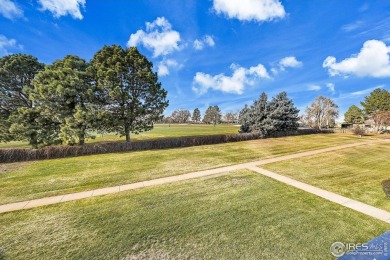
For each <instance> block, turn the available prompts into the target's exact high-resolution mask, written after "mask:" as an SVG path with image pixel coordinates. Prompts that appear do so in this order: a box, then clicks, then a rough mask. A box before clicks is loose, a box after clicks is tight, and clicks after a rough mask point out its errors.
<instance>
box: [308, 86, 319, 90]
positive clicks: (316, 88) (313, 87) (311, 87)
mask: <svg viewBox="0 0 390 260" xmlns="http://www.w3.org/2000/svg"><path fill="white" fill-rule="evenodd" d="M307 89H308V90H310V91H319V90H321V86H319V85H309V86H308V87H307Z"/></svg>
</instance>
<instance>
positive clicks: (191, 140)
mask: <svg viewBox="0 0 390 260" xmlns="http://www.w3.org/2000/svg"><path fill="white" fill-rule="evenodd" d="M331 132H333V131H330V130H316V129H299V130H297V131H294V132H280V133H275V134H274V135H272V136H270V137H282V136H289V135H304V134H315V133H331ZM260 138H261V135H260V134H257V133H245V134H229V135H210V136H197V137H178V138H166V139H158V140H149V141H135V142H132V143H125V142H110V143H97V144H87V145H83V146H48V147H45V148H41V149H29V148H24V149H23V148H10V149H0V163H10V162H21V161H35V160H45V159H55V158H65V157H75V156H82V155H92V154H104V153H116V152H127V151H141V150H154V149H167V148H175V147H188V146H197V145H206V144H219V143H228V142H239V141H247V140H254V139H260Z"/></svg>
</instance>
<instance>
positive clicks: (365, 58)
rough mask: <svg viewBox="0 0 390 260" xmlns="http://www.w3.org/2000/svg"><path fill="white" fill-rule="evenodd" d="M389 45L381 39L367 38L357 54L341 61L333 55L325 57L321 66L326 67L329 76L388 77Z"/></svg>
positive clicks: (389, 71) (389, 73)
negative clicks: (337, 60)
mask: <svg viewBox="0 0 390 260" xmlns="http://www.w3.org/2000/svg"><path fill="white" fill-rule="evenodd" d="M389 52H390V47H388V46H386V44H385V43H384V42H382V41H378V40H369V41H366V42H365V43H364V45H363V48H362V49H361V50H360V52H359V53H358V54H354V55H352V56H351V57H350V58H347V59H345V60H343V61H341V62H338V63H337V62H336V58H335V57H333V56H329V57H327V58H326V59H325V60H324V62H323V64H322V66H323V67H324V68H328V72H329V74H330V75H331V76H336V75H344V76H348V75H356V76H359V77H375V78H382V77H390V57H389Z"/></svg>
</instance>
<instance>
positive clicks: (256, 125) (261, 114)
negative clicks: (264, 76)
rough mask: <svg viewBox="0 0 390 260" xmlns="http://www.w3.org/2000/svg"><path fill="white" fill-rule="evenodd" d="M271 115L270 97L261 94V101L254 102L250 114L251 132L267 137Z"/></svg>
mask: <svg viewBox="0 0 390 260" xmlns="http://www.w3.org/2000/svg"><path fill="white" fill-rule="evenodd" d="M268 115H269V106H268V97H267V94H265V93H264V92H263V93H261V95H260V97H259V99H257V100H255V101H254V102H253V105H252V106H251V112H250V113H249V122H250V129H251V132H258V133H261V135H262V136H267V134H268V131H269V129H270V128H271V127H270V126H269V122H267V120H266V119H267V117H268Z"/></svg>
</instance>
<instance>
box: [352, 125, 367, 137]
mask: <svg viewBox="0 0 390 260" xmlns="http://www.w3.org/2000/svg"><path fill="white" fill-rule="evenodd" d="M352 133H353V134H354V135H360V136H362V135H364V134H365V133H366V131H365V130H364V129H363V128H360V126H357V127H355V128H354V129H352Z"/></svg>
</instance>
